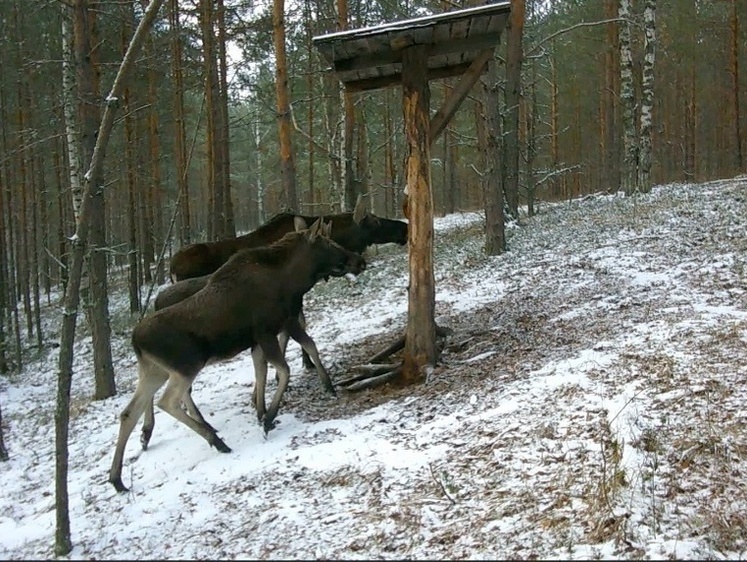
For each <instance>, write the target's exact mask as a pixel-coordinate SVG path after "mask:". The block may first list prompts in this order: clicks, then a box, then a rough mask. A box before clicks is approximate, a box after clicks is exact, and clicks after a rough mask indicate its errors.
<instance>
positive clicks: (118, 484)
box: [109, 476, 130, 494]
mask: <svg viewBox="0 0 747 562" xmlns="http://www.w3.org/2000/svg"><path fill="white" fill-rule="evenodd" d="M109 482H111V484H112V486H114V489H115V490H117V492H119V493H120V494H121V493H123V492H129V491H130V490H129V488H127V487H126V486H125V485H124V484H123V483H122V479H121V478H120V477H119V476H117V477H116V478H110V479H109Z"/></svg>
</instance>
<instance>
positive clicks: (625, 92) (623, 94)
mask: <svg viewBox="0 0 747 562" xmlns="http://www.w3.org/2000/svg"><path fill="white" fill-rule="evenodd" d="M619 1H620V3H619V4H618V17H619V18H620V19H621V20H622V21H621V22H620V98H621V100H622V110H623V111H622V127H623V158H622V161H623V166H622V173H621V181H622V188H623V191H625V193H626V194H627V195H631V194H632V193H633V192H634V190H635V185H636V178H637V175H638V173H637V170H638V142H637V133H636V125H635V114H636V107H635V106H636V103H635V91H634V89H633V52H632V49H631V44H630V41H631V34H630V29H631V21H630V18H631V14H630V2H631V0H619Z"/></svg>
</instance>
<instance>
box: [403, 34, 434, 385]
mask: <svg viewBox="0 0 747 562" xmlns="http://www.w3.org/2000/svg"><path fill="white" fill-rule="evenodd" d="M402 111H403V116H404V125H405V137H406V138H407V146H408V153H407V192H408V194H409V197H410V199H411V204H410V213H409V217H408V219H409V228H408V233H409V234H408V235H409V252H410V260H409V262H410V263H409V267H410V286H409V289H408V299H409V300H408V312H407V331H406V334H405V351H404V365H403V372H402V377H403V379H404V381H405V382H414V381H417V380H421V378H422V376H423V375H424V372H423V369H424V367H426V366H428V365H431V366H432V365H435V363H436V360H437V358H438V357H437V349H436V320H435V309H436V282H435V278H434V275H433V192H432V189H431V157H430V142H429V139H428V133H429V130H430V88H429V86H428V47H427V46H426V45H414V46H412V47H409V48H408V49H405V50H404V52H403V53H402Z"/></svg>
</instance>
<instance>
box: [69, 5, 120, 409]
mask: <svg viewBox="0 0 747 562" xmlns="http://www.w3.org/2000/svg"><path fill="white" fill-rule="evenodd" d="M95 26H96V16H95V10H93V9H92V6H91V4H90V3H89V2H88V0H76V2H75V8H74V20H73V43H74V47H75V52H76V55H75V59H76V65H77V67H76V71H77V72H76V81H77V90H78V99H79V105H78V115H79V119H80V132H81V139H82V142H81V148H82V151H83V152H82V155H83V160H84V161H88V160H90V159H91V157H92V155H93V151H94V147H95V145H96V134H97V130H98V124H99V122H100V112H99V103H100V98H101V96H100V91H99V90H100V87H99V69H98V56H97V54H96V52H95V51H94V49H93V44H94V40H95V35H96V28H95ZM90 236H91V245H90V249H89V255H88V276H89V295H90V302H89V306H88V320H89V324H90V327H91V339H92V347H93V366H94V384H95V388H94V399H95V400H103V399H104V398H109V397H110V396H114V395H115V394H116V392H117V390H116V383H115V379H114V366H113V363H112V351H111V326H110V325H109V295H108V287H107V259H106V255H107V244H106V213H105V205H104V192H103V190H102V189H100V188H98V187H97V189H95V190H94V192H93V194H92V200H91V224H90Z"/></svg>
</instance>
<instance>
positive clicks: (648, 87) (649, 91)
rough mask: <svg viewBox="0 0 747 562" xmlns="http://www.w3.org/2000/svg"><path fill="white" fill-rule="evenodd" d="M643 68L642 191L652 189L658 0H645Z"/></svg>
mask: <svg viewBox="0 0 747 562" xmlns="http://www.w3.org/2000/svg"><path fill="white" fill-rule="evenodd" d="M643 32H644V42H643V69H642V75H641V117H640V129H639V131H640V132H639V151H638V182H637V189H638V191H640V192H641V193H648V192H650V191H651V161H652V159H653V154H652V152H653V145H652V135H653V110H654V63H655V60H656V0H645V7H644V11H643Z"/></svg>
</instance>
